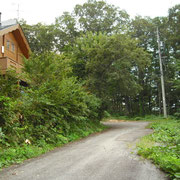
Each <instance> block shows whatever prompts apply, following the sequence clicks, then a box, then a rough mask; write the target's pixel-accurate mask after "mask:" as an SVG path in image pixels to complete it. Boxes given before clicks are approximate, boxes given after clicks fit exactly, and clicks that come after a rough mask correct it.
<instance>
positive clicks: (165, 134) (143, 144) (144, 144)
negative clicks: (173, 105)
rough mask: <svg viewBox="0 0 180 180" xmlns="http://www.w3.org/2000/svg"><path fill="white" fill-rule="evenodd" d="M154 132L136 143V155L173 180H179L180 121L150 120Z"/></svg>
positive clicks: (150, 126)
mask: <svg viewBox="0 0 180 180" xmlns="http://www.w3.org/2000/svg"><path fill="white" fill-rule="evenodd" d="M148 127H149V128H151V129H153V130H154V132H153V133H152V134H150V135H147V136H144V137H142V138H141V140H140V142H138V143H137V149H138V154H139V155H141V156H143V157H144V158H146V159H150V160H152V161H153V163H154V164H156V165H157V166H158V167H159V168H161V169H162V170H163V171H165V172H166V173H168V175H169V177H170V178H171V179H173V180H178V179H180V120H174V119H156V120H152V123H150V124H149V126H148Z"/></svg>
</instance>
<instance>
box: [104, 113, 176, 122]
mask: <svg viewBox="0 0 180 180" xmlns="http://www.w3.org/2000/svg"><path fill="white" fill-rule="evenodd" d="M111 119H116V120H127V121H153V122H155V121H157V122H158V121H162V120H163V121H164V120H168V119H174V117H168V119H164V117H163V116H156V115H146V116H144V117H141V116H135V117H129V116H120V115H118V114H112V115H109V116H107V117H106V118H104V119H103V121H108V120H111Z"/></svg>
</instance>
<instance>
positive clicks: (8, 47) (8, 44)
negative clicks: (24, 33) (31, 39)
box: [6, 40, 10, 50]
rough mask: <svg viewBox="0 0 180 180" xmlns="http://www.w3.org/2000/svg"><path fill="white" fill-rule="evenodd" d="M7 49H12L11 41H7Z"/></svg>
mask: <svg viewBox="0 0 180 180" xmlns="http://www.w3.org/2000/svg"><path fill="white" fill-rule="evenodd" d="M6 48H7V50H9V49H10V41H9V40H7V41H6Z"/></svg>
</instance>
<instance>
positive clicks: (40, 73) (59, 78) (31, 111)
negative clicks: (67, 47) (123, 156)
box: [0, 53, 104, 166]
mask: <svg viewBox="0 0 180 180" xmlns="http://www.w3.org/2000/svg"><path fill="white" fill-rule="evenodd" d="M70 62H71V61H70V60H69V59H67V58H65V57H64V56H63V55H57V54H54V53H43V54H41V55H39V56H37V55H32V56H31V58H30V59H28V60H25V65H24V73H22V74H21V76H22V77H23V80H25V81H26V82H27V83H28V86H27V87H19V86H18V85H17V79H16V78H15V76H13V75H11V76H9V77H8V75H7V76H6V77H8V78H9V79H5V78H4V77H2V76H1V79H0V80H1V85H2V95H1V96H0V120H1V121H0V151H1V153H3V156H1V157H2V160H0V162H1V163H2V166H5V165H7V164H11V163H13V162H19V161H22V160H24V159H26V158H30V157H34V156H36V155H38V154H39V153H40V154H41V153H43V152H45V151H46V150H43V149H41V148H42V147H43V148H46V146H48V147H47V149H48V150H49V149H50V148H51V147H55V146H58V145H61V144H64V143H67V142H69V141H73V140H76V139H79V138H81V137H84V136H87V135H88V134H90V133H93V132H97V131H99V130H102V129H103V128H104V127H103V126H102V125H100V122H99V106H100V104H101V101H100V100H99V99H98V98H97V97H95V95H93V94H90V93H89V92H87V91H86V89H85V87H83V86H82V84H80V83H78V81H77V80H76V78H75V77H73V76H72V71H71V67H70ZM12 87H13V88H12ZM6 92H7V93H6ZM3 94H4V95H3ZM26 141H27V142H26ZM25 142H26V143H30V144H29V146H26V145H25ZM36 146H38V147H40V150H39V151H40V152H39V153H37V151H38V150H37V147H36ZM49 146H50V148H49Z"/></svg>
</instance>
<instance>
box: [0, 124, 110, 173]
mask: <svg viewBox="0 0 180 180" xmlns="http://www.w3.org/2000/svg"><path fill="white" fill-rule="evenodd" d="M107 128H108V127H107V126H104V125H102V124H99V123H91V124H88V125H87V126H82V127H78V128H74V129H73V131H72V132H71V133H69V134H67V135H66V136H65V135H62V134H59V135H58V137H57V139H58V141H57V142H56V143H54V144H52V143H51V144H49V143H47V142H45V141H44V140H39V141H37V142H31V144H26V143H25V142H24V143H22V144H21V145H17V146H9V147H5V146H0V170H1V169H2V168H4V167H8V166H10V165H12V164H17V163H22V162H23V161H24V160H26V159H29V158H33V157H37V156H39V155H41V154H44V153H46V152H48V151H50V150H53V149H55V148H56V147H60V146H63V145H64V144H67V143H69V142H73V141H76V140H78V139H81V138H83V137H86V136H88V135H90V134H92V133H97V132H101V131H103V130H105V129H107Z"/></svg>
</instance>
